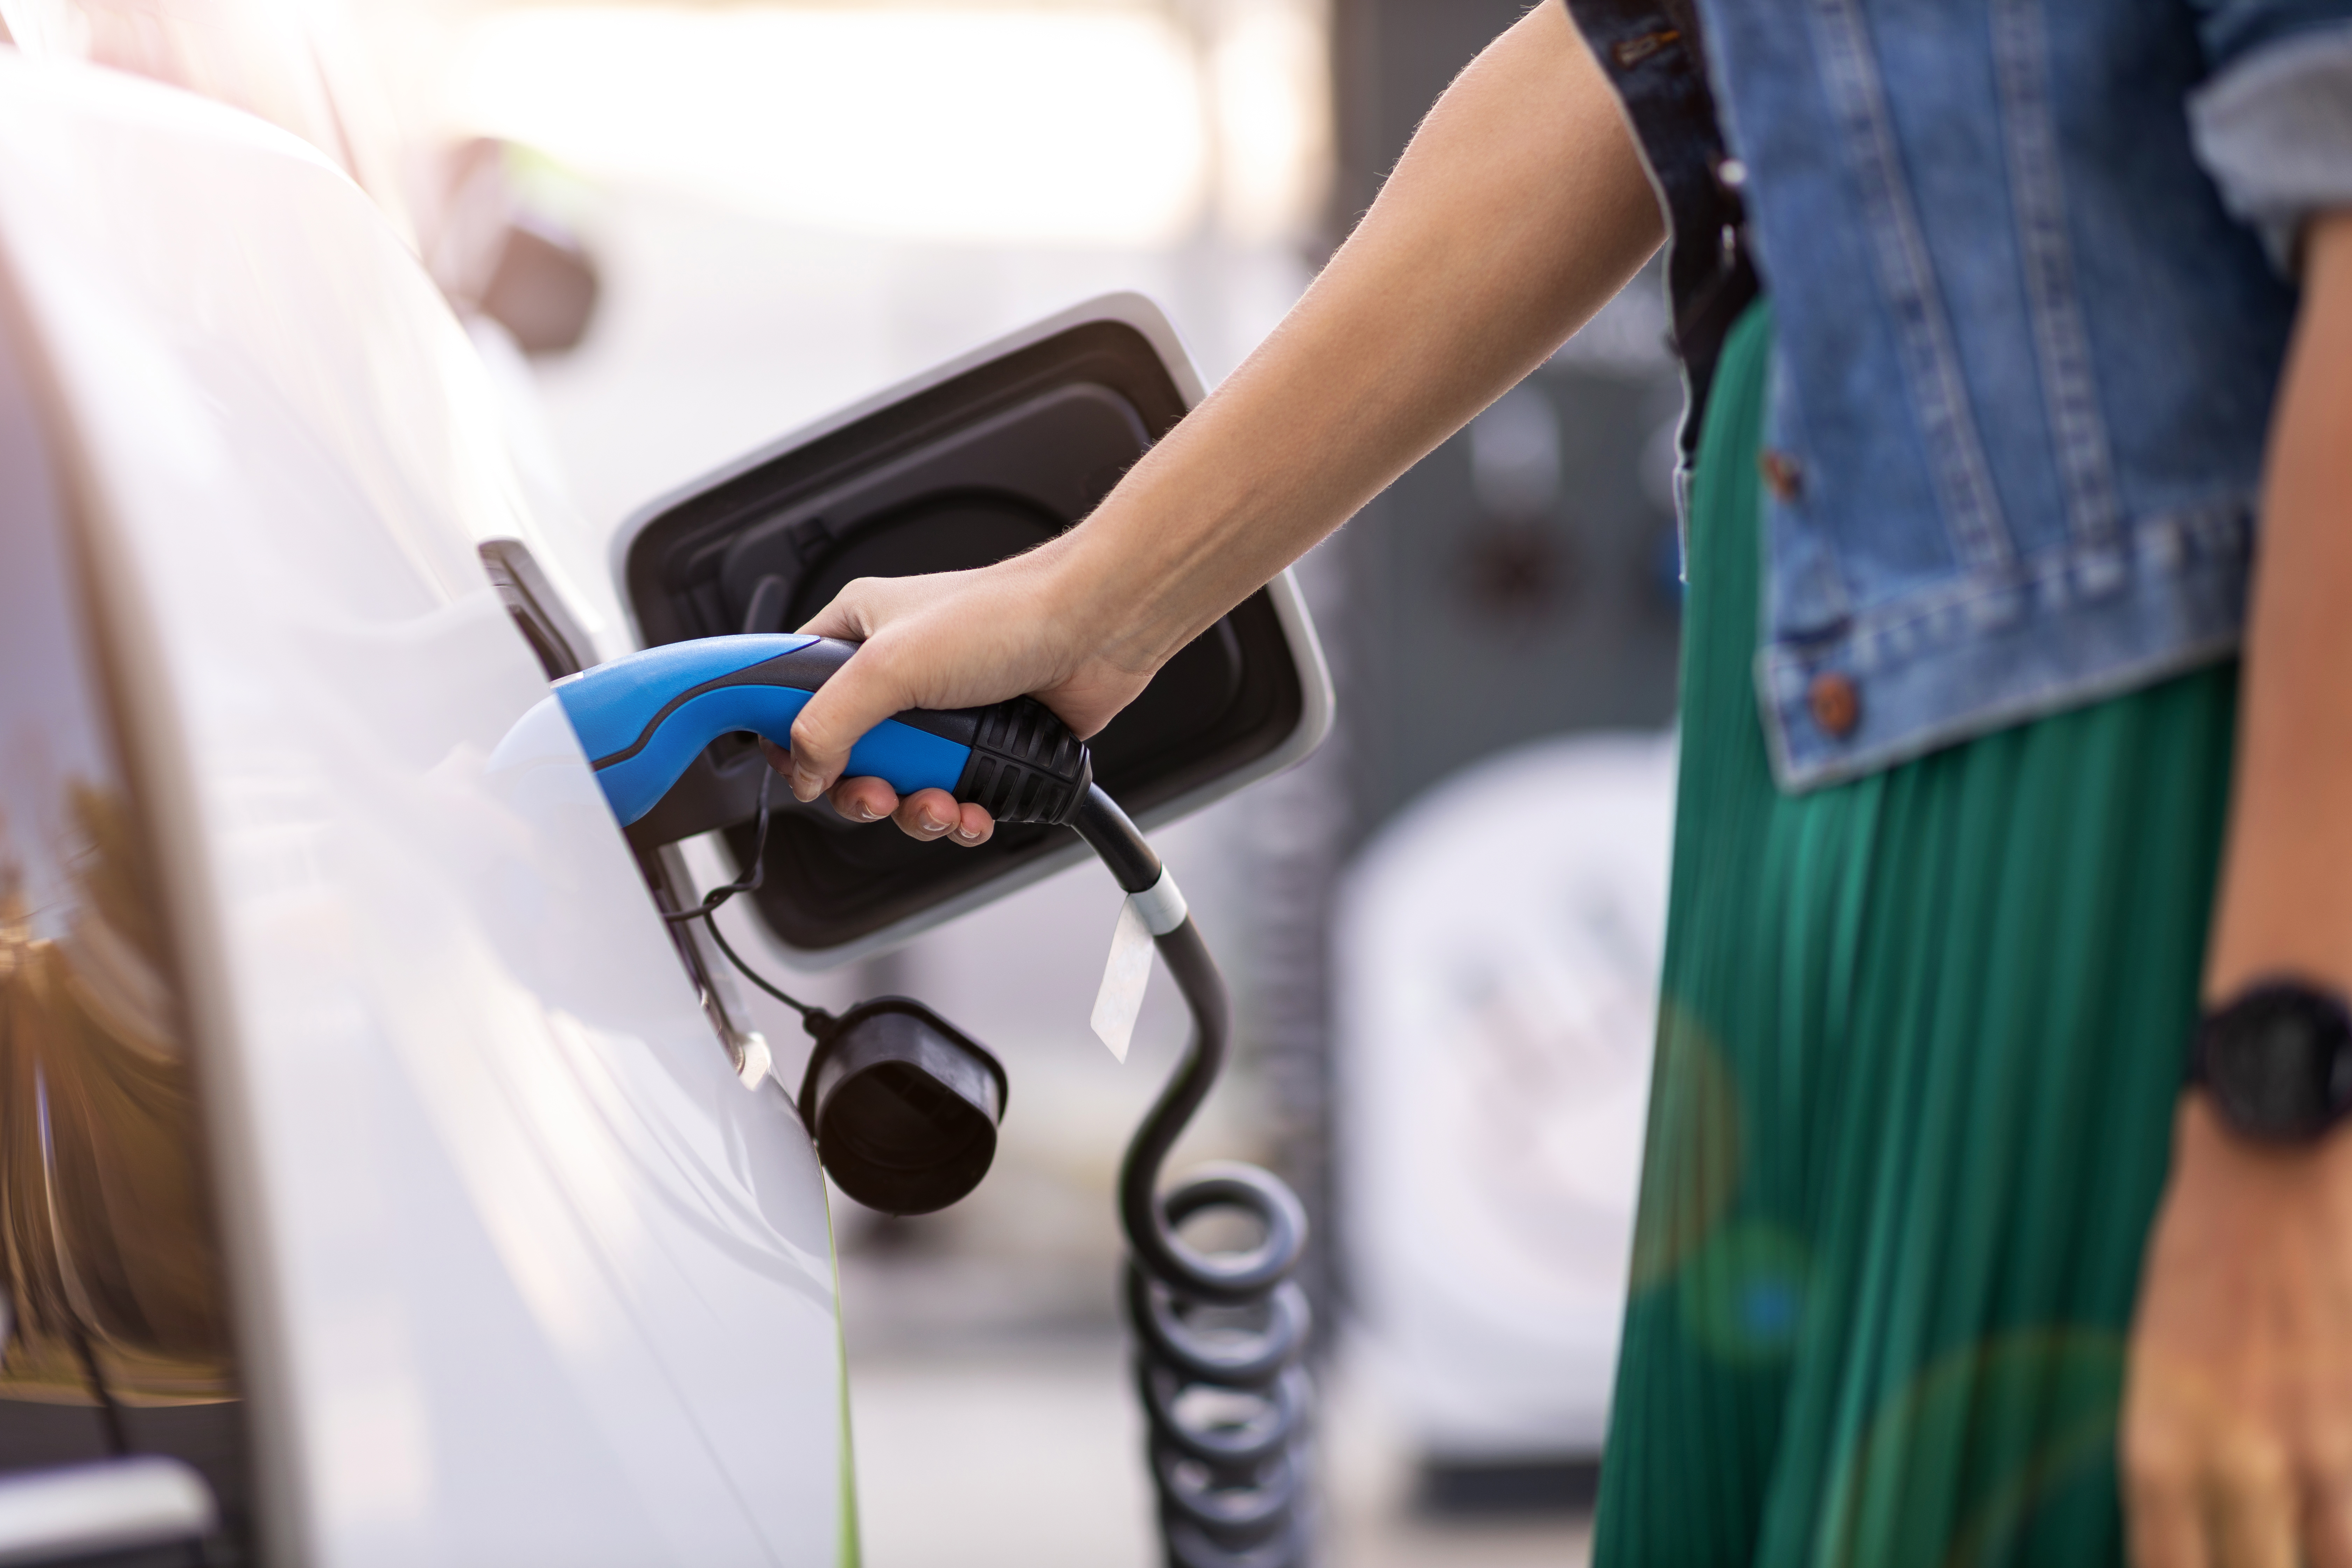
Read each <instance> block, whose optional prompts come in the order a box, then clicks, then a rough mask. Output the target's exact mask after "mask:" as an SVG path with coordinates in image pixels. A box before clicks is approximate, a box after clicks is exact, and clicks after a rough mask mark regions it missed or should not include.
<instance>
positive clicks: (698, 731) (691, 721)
mask: <svg viewBox="0 0 2352 1568" xmlns="http://www.w3.org/2000/svg"><path fill="white" fill-rule="evenodd" d="M769 657H771V658H772V657H774V656H773V655H770V656H769ZM703 679H709V677H705V678H703ZM665 700H667V699H665ZM808 700H809V693H807V692H805V691H803V690H801V689H798V688H797V687H791V686H722V687H719V689H716V690H714V691H706V692H704V693H703V694H702V695H701V696H699V697H695V698H690V699H688V700H686V701H684V702H681V703H679V704H678V705H677V708H675V709H673V710H671V711H670V714H669V716H668V717H667V718H666V719H664V720H663V721H661V727H660V728H659V729H657V730H656V731H654V733H653V736H652V737H651V739H649V740H647V741H646V744H645V747H644V749H643V750H641V751H639V752H637V753H636V754H635V755H634V756H632V757H629V758H628V759H626V760H625V761H623V762H618V763H613V764H612V765H611V766H609V767H604V768H599V769H598V770H597V771H596V782H597V783H598V784H602V785H604V798H605V799H606V800H608V801H610V802H611V803H612V806H613V815H614V816H617V817H619V818H620V819H621V826H624V827H626V826H628V825H629V824H631V823H633V822H635V821H636V820H637V819H638V818H639V817H641V816H645V814H646V813H647V812H649V811H651V810H652V809H653V808H654V806H655V805H656V804H657V803H658V802H659V801H660V800H661V797H662V796H664V795H667V794H668V793H669V788H670V785H672V784H676V783H677V781H678V777H679V775H680V774H682V773H685V772H686V770H687V769H688V767H689V766H690V765H691V764H692V763H693V762H694V759H695V758H696V756H697V755H698V754H699V753H700V752H701V751H702V749H703V748H704V747H705V746H708V745H709V744H710V742H713V741H715V740H717V739H718V738H719V736H721V735H724V734H728V733H730V731H737V730H749V731H751V732H752V733H754V734H757V735H764V736H766V737H767V738H768V739H769V740H772V741H774V742H777V743H778V744H779V745H782V744H786V743H788V742H790V740H791V737H792V732H793V720H794V719H796V718H798V717H800V711H801V709H802V708H803V706H805V705H806V704H807V702H808ZM655 708H656V710H659V708H660V704H659V703H656V704H655ZM635 739H636V732H635V731H633V732H632V733H631V734H630V736H629V741H630V742H634V741H635ZM626 743H628V742H624V744H626ZM590 749H591V751H592V752H593V747H592V748H590ZM614 749H615V750H617V749H619V748H617V747H616V748H614ZM970 757H971V747H969V746H963V745H959V744H957V743H956V742H953V741H950V740H948V739H946V738H944V737H943V736H939V735H933V734H929V733H928V732H926V731H921V730H918V729H915V728H913V727H912V726H911V725H907V724H901V723H899V722H898V721H897V720H895V719H886V720H884V721H882V722H881V723H879V724H877V725H876V726H874V728H873V729H871V730H869V731H866V736H865V738H864V739H863V740H861V741H859V742H857V744H856V745H855V746H853V747H852V748H850V752H849V765H848V766H847V767H846V768H845V769H844V770H843V773H842V776H843V777H845V778H878V779H881V780H884V781H885V782H887V784H889V785H890V787H891V788H892V789H895V790H897V791H898V793H899V794H900V795H912V794H914V793H915V791H917V790H919V789H943V790H947V791H949V792H950V793H952V792H953V791H954V789H955V786H956V784H958V783H959V782H960V781H961V779H962V777H963V770H964V763H966V761H967V760H968V759H969V758H970Z"/></svg>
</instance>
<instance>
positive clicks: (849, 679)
mask: <svg viewBox="0 0 2352 1568" xmlns="http://www.w3.org/2000/svg"><path fill="white" fill-rule="evenodd" d="M894 662H895V661H893V660H892V659H891V658H890V657H889V652H888V650H887V648H882V647H876V646H875V645H874V644H873V643H870V642H869V643H866V644H865V645H864V646H862V647H859V648H858V650H857V651H856V653H853V654H851V655H850V656H849V658H848V661H847V662H846V663H845V664H844V665H843V666H842V667H841V668H839V669H837V670H835V671H834V672H833V675H832V677H831V679H828V680H826V681H825V683H824V685H823V686H821V687H819V688H817V689H816V690H815V691H814V693H813V694H811V696H810V698H809V700H808V701H807V703H806V704H805V705H804V706H803V708H802V709H801V712H800V717H799V718H797V719H795V720H793V771H792V781H791V782H792V790H793V795H794V796H795V797H797V798H798V799H800V800H803V801H813V800H814V799H816V798H817V796H819V795H823V794H824V792H825V791H826V790H828V789H831V788H832V787H833V785H834V784H835V781H837V780H838V779H839V778H840V777H841V770H842V768H843V767H844V766H845V765H846V764H847V763H848V761H849V749H850V748H851V747H852V746H855V745H856V744H857V742H858V741H859V740H860V739H862V738H863V737H864V736H865V734H866V731H868V730H871V729H872V728H874V726H875V725H877V724H879V723H880V722H882V721H883V720H885V719H887V718H889V717H890V716H891V715H892V714H894V713H897V712H899V711H900V710H904V709H908V708H912V707H916V706H918V703H917V702H916V700H915V698H914V695H913V694H912V693H911V692H909V691H908V689H907V684H906V682H905V680H904V679H902V678H900V676H899V675H898V671H897V670H896V669H895V668H894Z"/></svg>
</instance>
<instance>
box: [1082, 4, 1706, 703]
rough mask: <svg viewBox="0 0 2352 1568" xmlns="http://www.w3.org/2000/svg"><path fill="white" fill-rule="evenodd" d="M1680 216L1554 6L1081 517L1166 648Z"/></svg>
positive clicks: (1121, 638) (1468, 409) (1128, 634)
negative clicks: (1261, 329)
mask: <svg viewBox="0 0 2352 1568" xmlns="http://www.w3.org/2000/svg"><path fill="white" fill-rule="evenodd" d="M1663 232H1664V226H1663V222H1662V219H1661V217H1660V215H1659V211H1658V205H1657V202H1656V199H1655V197H1654V195H1653V194H1652V192H1651V189H1650V185H1649V183H1648V180H1647V177H1646V176H1645V175H1644V174H1643V169H1642V165H1641V163H1640V159H1639V156H1638V154H1637V153H1636V152H1635V150H1634V145H1633V139H1632V137H1631V135H1630V133H1629V132H1628V131H1627V129H1626V127H1625V124H1624V122H1623V120H1622V116H1621V113H1620V110H1619V109H1618V107H1617V102H1616V99H1615V96H1614V94H1613V92H1612V89H1610V87H1609V85H1608V83H1607V81H1606V80H1605V79H1603V78H1602V76H1601V72H1600V70H1599V68H1598V67H1597V66H1596V65H1595V64H1594V62H1593V60H1592V58H1591V55H1590V54H1589V53H1588V52H1587V50H1586V49H1585V47H1584V44H1583V41H1582V40H1581V39H1580V38H1579V37H1577V36H1576V34H1575V32H1574V30H1573V29H1572V28H1571V27H1570V25H1569V22H1568V19H1567V16H1566V14H1565V12H1564V9H1563V8H1562V7H1560V6H1559V5H1543V6H1539V7H1538V8H1537V9H1536V10H1535V11H1533V12H1530V13H1529V14H1528V16H1526V17H1524V18H1523V19H1521V21H1520V22H1519V23H1518V24H1517V26H1514V27H1512V28H1511V30H1510V31H1509V32H1507V33H1506V34H1505V35H1503V37H1500V38H1498V39H1496V42H1495V43H1494V44H1493V45H1492V46H1490V47H1488V48H1487V49H1486V52H1485V53H1484V54H1482V55H1480V56H1479V57H1478V58H1477V59H1476V60H1475V61H1474V62H1473V63H1472V64H1471V66H1470V67H1469V68H1467V69H1466V70H1465V71H1464V72H1463V73H1462V75H1461V77H1460V78H1459V79H1456V81H1455V82H1454V85H1453V87H1452V88H1451V89H1448V90H1447V92H1446V93H1445V95H1444V98H1442V99H1440V100H1439V101H1438V103H1437V105H1436V107H1435V108H1434V109H1433V110H1431V111H1430V114H1429V117H1428V119H1427V120H1426V121H1423V125H1422V127H1421V130H1420V132H1418V134H1417V135H1415V137H1414V138H1413V141H1412V145H1411V146H1410V147H1409V148H1408V149H1407V150H1406V152H1405V154H1404V156H1403V158H1402V160H1401V161H1400V162H1399V163H1398V164H1397V167H1396V170H1395V172H1394V174H1392V175H1391V177H1390V179H1389V181H1388V183H1387V184H1386V186H1385V187H1384V188H1383V189H1382V191H1381V195H1380V198H1379V200H1378V201H1376V202H1375V203H1374V204H1373V205H1372V208H1371V210H1370V213H1368V214H1367V215H1366V216H1365V217H1364V220H1363V222H1362V223H1361V224H1360V226H1358V228H1357V230H1356V232H1355V234H1354V235H1353V236H1352V237H1350V238H1349V240H1348V242H1347V244H1346V245H1344V246H1343V247H1340V249H1339V254H1338V255H1336V256H1335V257H1333V258H1332V260H1331V263H1330V265H1329V266H1328V268H1326V269H1325V270H1324V272H1323V275H1322V276H1321V278H1319V279H1318V280H1317V281H1316V283H1315V285H1314V287H1313V288H1312V289H1309V290H1308V291H1307V296H1306V298H1305V299H1304V300H1301V301H1300V303H1299V304H1298V306H1297V309H1295V310H1293V311H1292V312H1291V313H1290V315H1289V317H1288V318H1287V319H1286V320H1285V321H1284V322H1283V323H1282V325H1281V326H1280V327H1279V328H1278V329H1276V331H1275V332H1274V333H1273V335H1272V336H1270V337H1269V338H1268V339H1267V340H1266V341H1265V343H1264V344H1263V345H1261V346H1260V347H1259V349H1258V350H1257V352H1256V353H1254V354H1252V355H1251V356H1250V358H1249V360H1248V361H1247V362H1246V363H1244V364H1243V365H1242V366H1241V368H1240V369H1239V370H1237V371H1235V372H1234V374H1233V375H1232V376H1231V377H1230V378H1228V379H1227V380H1226V381H1225V383H1224V384H1223V385H1222V386H1220V387H1219V388H1218V389H1217V391H1216V392H1215V394H1214V395H1213V396H1211V397H1210V398H1209V399H1208V400H1207V401H1205V402H1204V403H1203V404H1202V405H1201V406H1200V407H1199V408H1198V409H1197V410H1195V411H1194V412H1193V413H1192V416H1189V417H1188V418H1187V419H1186V420H1185V421H1184V422H1183V424H1182V425H1181V426H1178V427H1177V429H1176V430H1175V431H1174V433H1172V434H1171V436H1170V437H1168V439H1167V440H1165V441H1163V442H1162V443H1160V446H1159V447H1157V448H1156V449H1155V450H1154V451H1153V452H1152V453H1151V454H1150V456H1149V457H1147V458H1145V459H1144V460H1143V461H1142V462H1141V463H1139V464H1138V465H1137V467H1136V468H1135V470H1134V471H1133V472H1132V473H1131V474H1130V475H1129V477H1128V479H1126V481H1125V482H1124V483H1122V484H1121V485H1120V486H1119V487H1118V489H1117V490H1116V491H1114V492H1113V494H1112V495H1111V497H1110V499H1109V500H1108V501H1106V502H1105V504H1104V505H1103V507H1102V508H1101V509H1100V510H1099V511H1097V514H1096V515H1095V516H1094V517H1093V518H1092V519H1090V520H1089V521H1087V523H1086V524H1085V525H1084V526H1083V527H1081V528H1080V529H1078V530H1076V531H1074V532H1073V533H1072V534H1070V535H1068V536H1066V544H1065V545H1064V546H1063V550H1062V562H1063V564H1064V565H1065V567H1066V569H1067V570H1069V571H1071V572H1072V573H1074V574H1077V575H1078V576H1080V577H1081V578H1082V579H1083V580H1085V581H1087V582H1089V583H1092V584H1097V585H1098V586H1099V588H1100V590H1101V596H1102V603H1103V604H1104V605H1106V606H1107V607H1115V608H1116V612H1117V614H1118V617H1119V619H1118V624H1116V625H1115V626H1110V627H1108V628H1106V629H1107V631H1108V642H1109V647H1108V652H1109V653H1110V656H1111V657H1112V658H1116V659H1117V660H1118V662H1120V663H1122V664H1126V665H1129V666H1130V667H1131V668H1156V667H1157V665H1158V664H1159V663H1160V661H1162V660H1164V659H1165V658H1167V657H1168V656H1169V655H1171V654H1172V653H1173V652H1174V651H1175V650H1176V649H1177V648H1179V647H1182V646H1183V645H1184V644H1185V643H1187V642H1189V641H1190V640H1191V639H1192V637H1194V636H1195V635H1197V634H1198V633H1199V632H1200V631H1201V630H1202V628H1203V627H1204V626H1208V625H1209V624H1210V623H1211V622H1213V621H1214V620H1215V619H1216V618H1217V617H1218V616H1221V615H1223V614H1224V612H1225V611H1226V610H1227V609H1229V608H1231V607H1232V605H1234V604H1235V603H1236V602H1238V601H1239V600H1240V599H1242V598H1243V597H1244V595H1248V594H1249V593H1250V592H1251V591H1252V590H1254V589H1255V588H1256V587H1257V585H1258V584H1261V583H1264V582H1265V580H1266V579H1267V578H1268V577H1270V576H1272V575H1273V574H1275V573H1276V572H1278V571H1280V570H1281V569H1282V568H1283V567H1284V566H1286V565H1287V564H1288V563H1290V562H1292V561H1294V560H1296V559H1297V557H1298V556H1299V555H1301V554H1303V553H1304V552H1306V551H1307V549H1308V548H1309V547H1310V546H1312V545H1313V544H1314V543H1315V542H1317V541H1318V540H1319V539H1321V538H1322V537H1323V536H1324V535H1325V534H1327V533H1328V532H1330V531H1332V530H1333V529H1335V528H1337V527H1338V526H1339V524H1340V523H1342V522H1344V521H1346V520H1347V519H1348V518H1349V516H1350V515H1352V514H1353V513H1354V512H1355V511H1356V510H1357V509H1358V508H1360V507H1361V506H1362V505H1363V504H1364V502H1365V501H1367V500H1370V498H1371V497H1372V496H1373V495H1375V494H1377V493H1378V492H1379V491H1380V490H1381V489H1382V488H1384V487H1385V486H1386V485H1388V484H1389V483H1390V481H1391V480H1392V479H1395V478H1396V477H1397V476H1398V475H1399V474H1400V473H1402V472H1403V471H1404V469H1405V468H1409V467H1411V466H1412V464H1413V463H1414V462H1416V461H1418V460H1419V459H1420V458H1422V457H1423V455H1424V454H1426V453H1427V452H1428V451H1429V450H1430V449H1431V448H1432V447H1435V446H1436V445H1437V444H1438V443H1439V442H1440V441H1443V440H1444V438H1445V437H1447V436H1449V435H1451V434H1452V433H1453V432H1454V430H1456V429H1458V428H1459V427H1460V426H1462V425H1463V424H1464V423H1465V421H1467V420H1468V419H1469V417H1470V416H1472V415H1474V414H1475V413H1476V412H1477V411H1478V410H1479V409H1481V408H1483V407H1484V406H1486V404H1488V403H1489V402H1491V401H1493V400H1494V398H1496V396H1497V395H1500V394H1501V393H1502V392H1504V391H1505V390H1506V389H1507V388H1508V387H1509V386H1511V385H1512V384H1514V383H1516V382H1517V381H1518V380H1519V379H1520V378H1521V377H1522V376H1524V375H1526V374H1528V371H1530V370H1532V369H1533V368H1534V367H1535V366H1536V365H1537V364H1538V363H1541V362H1542V360H1543V359H1544V357H1545V356H1546V355H1547V354H1549V353H1550V352H1551V351H1552V349H1554V348H1555V347H1557V346H1558V345H1559V343H1560V342H1562V341H1563V340H1564V339H1566V338H1567V337H1568V336H1569V334H1570V333H1571V332H1573V331H1575V330H1576V328H1577V327H1579V326H1580V325H1581V324H1582V323H1583V322H1584V321H1585V320H1586V319H1587V318H1589V317H1590V316H1591V314H1592V312H1593V311H1594V310H1598V309H1599V308H1600V307H1601V305H1602V304H1604V303H1605V302H1607V300H1609V299H1610V297H1611V296H1612V295H1613V294H1614V293H1615V292H1616V291H1617V290H1618V289H1620V288H1622V286H1623V284H1624V282H1625V280H1626V279H1627V278H1629V277H1630V276H1631V275H1632V274H1633V271H1634V270H1635V269H1636V268H1639V267H1640V266H1641V264H1642V262H1643V259H1644V258H1647V257H1648V256H1649V255H1650V253H1651V252H1652V251H1654V249H1655V248H1656V247H1657V245H1658V242H1659V239H1660V237H1661V236H1662V234H1663Z"/></svg>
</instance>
